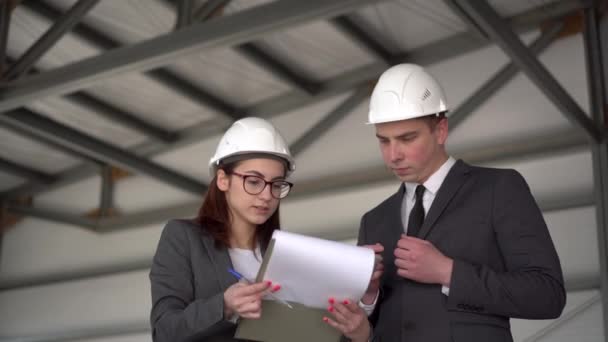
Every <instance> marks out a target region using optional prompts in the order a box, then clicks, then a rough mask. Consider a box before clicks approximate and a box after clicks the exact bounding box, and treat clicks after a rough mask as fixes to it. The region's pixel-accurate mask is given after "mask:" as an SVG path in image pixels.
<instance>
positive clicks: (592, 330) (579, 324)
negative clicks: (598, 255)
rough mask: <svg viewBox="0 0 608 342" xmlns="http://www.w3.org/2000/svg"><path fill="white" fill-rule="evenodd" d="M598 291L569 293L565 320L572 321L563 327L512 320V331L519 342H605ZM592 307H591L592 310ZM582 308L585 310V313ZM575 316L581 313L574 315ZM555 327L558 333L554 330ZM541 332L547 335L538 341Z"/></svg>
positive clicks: (547, 321)
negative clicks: (566, 318)
mask: <svg viewBox="0 0 608 342" xmlns="http://www.w3.org/2000/svg"><path fill="white" fill-rule="evenodd" d="M598 296H599V291H598V290H589V291H576V292H568V298H567V301H566V307H565V308H564V313H563V314H562V315H563V316H565V317H571V318H572V319H570V320H565V321H564V322H563V323H562V324H552V323H554V320H551V319H544V320H525V319H512V320H511V328H512V332H513V339H514V340H515V341H538V342H549V341H551V342H570V341H585V342H587V341H589V342H591V341H601V340H602V339H603V336H604V334H603V332H602V328H601V327H602V321H601V317H602V316H601V305H600V303H599V301H597V300H596V299H597V297H598ZM589 303H595V304H591V305H590V306H589ZM581 307H582V308H585V309H584V310H583V311H582V312H581ZM575 312H579V313H577V314H574V313H575ZM551 327H554V329H550V328H551ZM539 331H546V332H547V333H546V334H544V335H543V336H542V337H540V338H538V337H537V338H534V339H532V338H533V337H536V334H537V333H538V332H539Z"/></svg>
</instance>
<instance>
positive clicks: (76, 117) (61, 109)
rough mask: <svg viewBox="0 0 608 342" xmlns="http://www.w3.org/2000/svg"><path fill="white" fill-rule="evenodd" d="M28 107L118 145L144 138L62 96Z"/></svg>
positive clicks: (141, 140)
mask: <svg viewBox="0 0 608 342" xmlns="http://www.w3.org/2000/svg"><path fill="white" fill-rule="evenodd" d="M28 107H29V108H30V109H31V110H33V111H35V112H36V113H44V114H43V115H44V116H47V117H49V118H51V119H53V120H54V121H57V122H59V123H61V124H63V125H65V126H68V127H71V128H73V129H76V130H80V131H82V132H84V133H86V134H88V135H90V136H93V137H95V138H97V139H100V140H102V141H105V142H107V143H110V144H113V145H116V146H119V147H128V146H133V145H135V144H138V143H141V142H143V141H144V140H146V137H145V136H144V135H142V134H139V133H137V132H135V131H133V130H130V129H128V128H126V127H124V126H122V125H121V124H120V122H112V121H110V120H107V119H104V118H103V117H101V116H100V115H98V114H96V113H94V112H91V111H90V110H87V109H85V108H84V107H81V106H76V105H74V104H72V103H71V102H69V101H66V100H64V99H63V98H50V99H46V100H42V101H36V102H34V103H32V104H31V105H30V106H28Z"/></svg>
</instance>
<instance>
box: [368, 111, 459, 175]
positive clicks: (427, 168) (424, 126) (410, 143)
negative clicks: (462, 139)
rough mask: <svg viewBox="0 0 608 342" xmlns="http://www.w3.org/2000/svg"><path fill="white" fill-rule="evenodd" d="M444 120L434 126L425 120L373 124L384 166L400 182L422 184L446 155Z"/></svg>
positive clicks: (446, 128) (445, 125)
mask: <svg viewBox="0 0 608 342" xmlns="http://www.w3.org/2000/svg"><path fill="white" fill-rule="evenodd" d="M447 135H448V124H447V119H445V118H443V119H441V120H440V121H438V122H437V123H435V124H434V125H432V124H430V121H429V120H428V118H426V119H425V118H422V119H421V118H417V119H409V120H402V121H393V122H386V123H380V124H376V137H377V138H378V142H379V144H380V151H381V152H382V159H384V163H385V164H386V166H387V167H388V168H389V169H390V170H391V171H393V173H394V174H395V175H396V176H397V177H399V179H401V181H403V182H413V183H419V184H422V183H424V182H425V181H426V180H427V179H428V178H429V176H430V175H432V174H433V173H434V172H435V171H436V170H437V169H439V167H441V165H442V163H443V162H444V161H445V158H446V156H447V155H446V153H445V148H444V144H445V141H446V139H447Z"/></svg>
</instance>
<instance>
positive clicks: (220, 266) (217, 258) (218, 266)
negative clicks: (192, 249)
mask: <svg viewBox="0 0 608 342" xmlns="http://www.w3.org/2000/svg"><path fill="white" fill-rule="evenodd" d="M201 240H202V242H203V245H204V246H205V251H207V255H208V256H209V260H211V265H212V266H213V267H214V268H215V273H216V275H217V280H218V282H219V283H220V287H221V288H222V289H225V288H228V287H229V286H230V285H232V284H234V283H236V282H237V280H236V279H235V278H234V277H233V276H232V275H231V274H230V273H229V272H228V269H230V268H232V267H233V266H232V261H230V255H229V254H228V250H226V248H217V247H216V246H215V243H214V241H213V239H211V238H210V237H209V235H208V234H206V233H202V234H201Z"/></svg>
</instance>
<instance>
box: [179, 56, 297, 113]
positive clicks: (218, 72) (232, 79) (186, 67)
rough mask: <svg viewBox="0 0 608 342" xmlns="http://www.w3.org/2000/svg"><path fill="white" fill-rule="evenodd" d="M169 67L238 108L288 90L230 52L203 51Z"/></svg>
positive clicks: (255, 66)
mask: <svg viewBox="0 0 608 342" xmlns="http://www.w3.org/2000/svg"><path fill="white" fill-rule="evenodd" d="M170 68H171V69H172V70H175V71H177V74H179V75H180V76H182V77H183V78H184V79H187V80H189V81H191V82H193V83H194V84H198V85H200V86H202V87H203V88H204V89H208V90H211V91H212V92H213V93H214V94H215V95H217V96H220V97H221V98H224V99H227V100H228V101H230V102H231V103H233V104H234V105H238V106H246V105H250V104H253V103H255V102H259V101H261V100H264V99H267V98H270V97H273V96H276V95H279V94H282V93H285V92H287V91H288V90H290V89H291V88H290V86H288V85H286V84H285V83H283V82H282V81H280V80H279V79H278V78H276V77H275V76H274V75H272V74H270V73H268V72H266V71H265V70H263V69H262V68H261V67H259V66H257V65H255V64H254V63H253V62H251V61H250V60H248V59H247V58H245V57H243V56H241V55H239V54H238V53H236V52H235V51H233V50H232V49H216V50H209V51H205V52H204V53H202V54H199V55H196V56H190V57H187V58H183V59H181V60H179V61H178V62H177V63H176V64H173V65H172V66H171V67H170Z"/></svg>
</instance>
